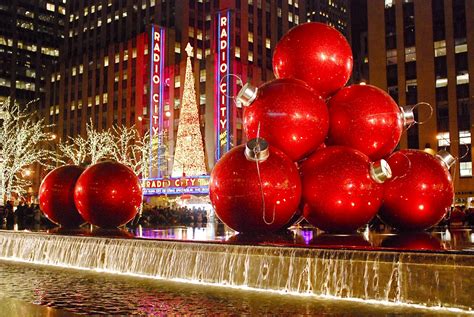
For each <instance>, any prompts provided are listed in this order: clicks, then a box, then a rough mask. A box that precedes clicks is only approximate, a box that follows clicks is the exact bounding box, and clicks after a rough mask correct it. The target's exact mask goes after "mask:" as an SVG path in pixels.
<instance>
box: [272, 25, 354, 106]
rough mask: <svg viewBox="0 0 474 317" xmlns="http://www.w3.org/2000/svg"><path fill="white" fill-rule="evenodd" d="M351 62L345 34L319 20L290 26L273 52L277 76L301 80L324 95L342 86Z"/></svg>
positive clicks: (348, 74) (274, 70)
mask: <svg viewBox="0 0 474 317" xmlns="http://www.w3.org/2000/svg"><path fill="white" fill-rule="evenodd" d="M352 64H353V57H352V50H351V47H350V45H349V43H348V42H347V40H346V38H345V37H344V35H342V34H341V33H340V32H339V31H338V30H336V29H335V28H333V27H332V26H329V25H326V24H323V23H318V22H309V23H304V24H300V25H298V26H295V27H294V28H292V29H291V30H290V31H289V32H288V33H286V34H285V35H284V36H283V37H282V38H281V40H280V41H279V42H278V43H277V45H276V47H275V51H274V54H273V72H274V73H275V76H276V78H295V79H301V80H303V81H304V82H306V83H307V84H308V85H309V86H310V87H311V88H313V89H314V90H315V91H317V92H318V93H319V94H320V95H321V96H322V97H323V98H327V97H329V96H331V95H332V94H334V93H335V92H336V91H338V90H339V89H341V88H342V87H344V85H345V84H346V83H347V81H348V80H349V77H350V76H351V72H352Z"/></svg>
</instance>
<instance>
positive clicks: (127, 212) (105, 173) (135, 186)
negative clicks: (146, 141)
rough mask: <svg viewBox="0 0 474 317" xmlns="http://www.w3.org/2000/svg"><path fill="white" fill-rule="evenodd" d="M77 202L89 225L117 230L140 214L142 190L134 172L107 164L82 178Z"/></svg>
mask: <svg viewBox="0 0 474 317" xmlns="http://www.w3.org/2000/svg"><path fill="white" fill-rule="evenodd" d="M74 200H75V203H76V206H77V209H78V210H79V213H80V214H81V215H82V217H83V218H84V219H85V220H86V221H87V222H89V223H90V224H93V225H96V226H99V227H104V228H113V227H118V226H121V225H124V224H126V223H127V222H129V221H130V220H132V219H133V218H134V217H135V215H136V214H137V213H138V210H139V208H140V205H141V203H142V188H141V185H140V180H139V179H138V177H137V176H136V175H135V173H134V172H133V171H132V170H131V169H130V168H128V167H127V166H125V165H123V164H120V163H117V162H112V161H105V162H100V163H97V164H95V165H92V166H90V167H89V168H87V169H86V170H85V171H84V173H83V174H82V175H81V176H80V177H79V179H78V180H77V183H76V187H75V189H74Z"/></svg>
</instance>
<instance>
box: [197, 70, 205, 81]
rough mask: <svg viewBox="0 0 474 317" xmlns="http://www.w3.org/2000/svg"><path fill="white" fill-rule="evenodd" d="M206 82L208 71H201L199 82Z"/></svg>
mask: <svg viewBox="0 0 474 317" xmlns="http://www.w3.org/2000/svg"><path fill="white" fill-rule="evenodd" d="M205 81H206V70H205V69H201V71H200V72H199V82H201V83H203V82H205Z"/></svg>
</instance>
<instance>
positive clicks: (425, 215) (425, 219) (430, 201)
mask: <svg viewBox="0 0 474 317" xmlns="http://www.w3.org/2000/svg"><path fill="white" fill-rule="evenodd" d="M387 161H388V163H389V164H390V167H391V168H392V173H393V178H392V179H391V180H389V181H387V182H386V183H385V184H384V197H383V199H384V202H383V205H382V208H381V209H380V212H379V216H380V218H381V219H382V221H384V222H385V223H386V224H388V225H390V226H392V227H394V228H397V229H399V230H424V229H428V228H430V227H432V226H434V225H436V224H437V223H438V222H440V221H441V219H443V217H444V216H445V215H446V213H447V211H448V210H449V208H450V206H451V204H452V203H453V198H454V185H453V181H452V178H451V174H450V172H449V168H450V167H451V166H452V165H453V164H454V163H455V161H456V159H455V158H454V157H453V156H452V155H451V154H449V153H448V152H446V151H440V152H438V154H437V155H436V156H433V155H430V154H428V153H426V152H424V151H420V150H401V151H398V152H395V153H393V154H392V155H390V157H388V158H387Z"/></svg>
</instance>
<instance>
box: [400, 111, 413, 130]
mask: <svg viewBox="0 0 474 317" xmlns="http://www.w3.org/2000/svg"><path fill="white" fill-rule="evenodd" d="M400 110H401V112H402V116H403V125H404V126H405V128H408V127H410V126H411V125H413V124H415V123H416V121H415V113H414V112H413V107H412V106H403V107H400Z"/></svg>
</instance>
